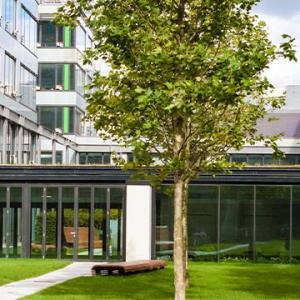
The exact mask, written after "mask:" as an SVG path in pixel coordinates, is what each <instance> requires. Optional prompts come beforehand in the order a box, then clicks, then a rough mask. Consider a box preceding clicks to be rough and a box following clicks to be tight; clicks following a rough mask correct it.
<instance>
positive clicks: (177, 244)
mask: <svg viewBox="0 0 300 300" xmlns="http://www.w3.org/2000/svg"><path fill="white" fill-rule="evenodd" d="M186 198H187V184H186V182H185V180H183V179H182V178H176V179H175V189H174V285H175V300H185V299H186V296H185V288H186V276H187V244H186V242H187V236H186V233H187V231H186V226H184V224H185V223H186V215H187V207H186V204H187V201H186Z"/></svg>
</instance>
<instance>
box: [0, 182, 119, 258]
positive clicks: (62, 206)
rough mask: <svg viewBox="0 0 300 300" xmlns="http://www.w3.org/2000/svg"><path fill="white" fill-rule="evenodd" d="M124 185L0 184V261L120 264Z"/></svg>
mask: <svg viewBox="0 0 300 300" xmlns="http://www.w3.org/2000/svg"><path fill="white" fill-rule="evenodd" d="M124 192H125V190H124V187H122V186H112V187H107V186H87V185H78V186H71V185H69V186H64V185H57V186H47V185H33V186H26V187H15V186H13V187H4V186H0V229H1V230H0V257H32V258H66V259H98V260H121V259H122V257H123V242H124V239H123V234H124V233H123V222H124V218H123V207H124Z"/></svg>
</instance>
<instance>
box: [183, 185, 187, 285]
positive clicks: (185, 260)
mask: <svg viewBox="0 0 300 300" xmlns="http://www.w3.org/2000/svg"><path fill="white" fill-rule="evenodd" d="M188 188H189V182H188V181H185V184H184V190H183V218H182V226H183V239H184V242H185V253H184V256H183V259H184V265H185V270H184V271H185V274H184V278H185V287H186V288H188V287H189V264H188V250H189V249H188V246H189V243H188V218H187V215H188V200H189V199H188Z"/></svg>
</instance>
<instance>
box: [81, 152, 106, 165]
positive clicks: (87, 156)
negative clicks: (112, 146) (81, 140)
mask: <svg viewBox="0 0 300 300" xmlns="http://www.w3.org/2000/svg"><path fill="white" fill-rule="evenodd" d="M79 164H81V165H89V164H91V165H92V164H99V165H109V164H111V153H109V152H81V153H79Z"/></svg>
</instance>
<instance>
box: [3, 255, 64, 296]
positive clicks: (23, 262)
mask: <svg viewBox="0 0 300 300" xmlns="http://www.w3.org/2000/svg"><path fill="white" fill-rule="evenodd" d="M68 264H69V263H68V262H64V261H59V260H41V259H5V258H2V259H0V285H3V284H7V283H9V282H12V281H17V280H21V279H25V278H30V277H36V276H39V275H42V274H45V273H48V272H51V271H54V270H56V269H60V268H63V267H65V266H67V265H68ZM0 298H1V296H0Z"/></svg>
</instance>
